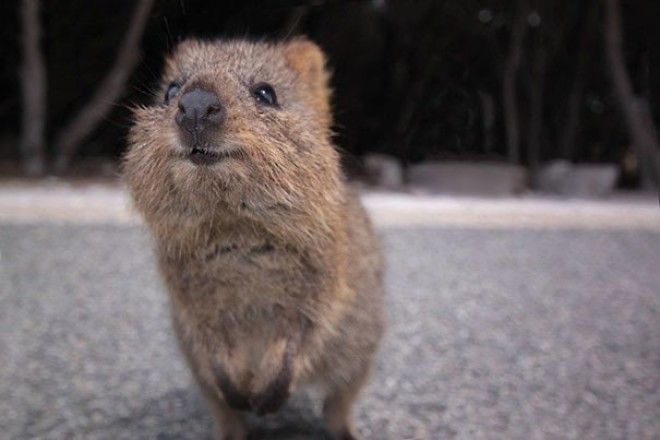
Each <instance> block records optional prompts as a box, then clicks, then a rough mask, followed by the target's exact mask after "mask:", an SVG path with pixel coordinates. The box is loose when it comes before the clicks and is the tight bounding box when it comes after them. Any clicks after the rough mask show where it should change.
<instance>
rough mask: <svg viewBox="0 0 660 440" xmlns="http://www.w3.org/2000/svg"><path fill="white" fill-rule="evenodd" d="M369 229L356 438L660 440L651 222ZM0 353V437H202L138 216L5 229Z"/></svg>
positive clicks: (307, 417) (286, 434)
mask: <svg viewBox="0 0 660 440" xmlns="http://www.w3.org/2000/svg"><path fill="white" fill-rule="evenodd" d="M381 232H382V235H383V237H384V242H385V247H386V250H387V258H388V271H387V287H388V304H389V314H390V325H389V330H388V333H387V336H386V338H385V341H384V345H383V348H382V350H381V353H380V357H379V362H378V367H377V370H376V371H375V374H374V376H373V379H372V381H371V384H370V385H369V387H368V388H367V389H366V391H365V393H364V395H363V398H362V399H361V402H360V405H359V408H358V411H357V414H356V415H357V419H358V426H359V429H360V431H361V432H362V433H363V435H364V436H365V438H367V439H374V440H383V439H385V440H387V439H392V440H403V439H452V438H456V439H555V438H556V439H560V438H561V439H565V438H568V439H624V438H625V439H657V438H660V266H659V264H660V233H658V232H654V231H649V230H632V229H627V230H577V229H576V230H573V229H567V228H561V229H520V228H518V229H502V228H498V229H487V228H468V229H465V228H460V227H445V226H440V227H389V228H384V229H381ZM0 359H1V361H0V396H2V397H1V399H0V437H1V438H3V439H4V438H7V439H31V438H44V439H64V438H67V439H68V438H80V439H206V438H211V433H212V421H211V419H210V417H209V415H208V413H207V411H206V409H205V407H204V404H203V402H202V400H201V398H200V397H199V396H198V393H197V391H196V388H195V386H194V385H193V383H192V379H191V377H190V374H189V372H188V370H187V368H186V367H185V365H184V364H183V362H182V359H181V356H180V355H179V353H178V348H177V346H176V343H175V341H174V339H173V335H172V332H171V329H170V322H169V317H168V311H167V299H166V295H165V293H164V291H163V286H162V283H161V282H160V280H159V278H158V276H157V273H156V270H155V264H154V258H153V253H152V251H151V244H150V241H149V239H148V237H147V235H146V234H145V232H144V231H143V230H142V229H141V227H139V226H135V225H130V224H123V225H118V224H111V223H107V224H100V223H99V224H87V225H85V224H60V225H53V224H47V223H42V224H39V223H33V224H20V223H12V224H4V225H2V224H0ZM310 406H311V407H312V410H310V409H309V408H310ZM318 406H319V403H318V399H317V398H315V396H314V395H312V396H311V397H310V396H302V397H298V398H296V399H294V401H293V402H292V403H291V405H289V407H288V408H287V409H286V410H284V412H283V413H280V414H276V415H273V416H268V417H267V418H265V419H254V420H252V425H253V429H254V430H253V433H252V435H251V439H252V440H256V439H293V438H296V439H305V438H323V436H324V433H323V430H322V428H320V424H319V420H318V418H317V416H315V414H317V413H318ZM315 411H316V412H315Z"/></svg>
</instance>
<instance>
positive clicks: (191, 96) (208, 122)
mask: <svg viewBox="0 0 660 440" xmlns="http://www.w3.org/2000/svg"><path fill="white" fill-rule="evenodd" d="M225 114H226V112H225V108H224V106H223V105H222V103H221V102H220V98H218V95H216V94H215V93H213V92H209V91H208V90H204V89H200V88H196V89H192V90H190V91H188V92H186V93H184V94H183V96H181V98H180V99H179V111H178V112H177V114H176V117H175V119H176V122H177V124H179V126H180V127H181V128H183V129H184V130H186V131H187V132H189V133H190V134H192V135H193V136H196V135H197V134H199V133H201V132H202V131H203V130H205V129H207V128H209V127H217V126H219V125H220V124H222V122H223V121H224V119H225Z"/></svg>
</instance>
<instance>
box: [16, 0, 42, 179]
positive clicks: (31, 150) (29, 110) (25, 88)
mask: <svg viewBox="0 0 660 440" xmlns="http://www.w3.org/2000/svg"><path fill="white" fill-rule="evenodd" d="M20 15H21V26H22V35H21V46H22V53H23V62H22V66H21V93H22V102H23V111H22V123H21V140H20V154H21V161H22V164H23V168H24V170H25V172H26V173H27V174H30V175H40V174H43V173H44V171H45V148H46V142H45V129H46V68H45V63H44V58H43V53H42V52H41V47H40V45H39V39H40V37H41V25H40V21H39V0H23V1H22V2H21V6H20Z"/></svg>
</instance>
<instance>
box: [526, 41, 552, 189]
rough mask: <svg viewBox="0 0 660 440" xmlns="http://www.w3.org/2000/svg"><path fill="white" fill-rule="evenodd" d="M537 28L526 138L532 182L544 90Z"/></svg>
mask: <svg viewBox="0 0 660 440" xmlns="http://www.w3.org/2000/svg"><path fill="white" fill-rule="evenodd" d="M540 32H541V31H540V30H537V34H536V38H535V39H534V40H535V44H534V59H533V64H532V78H531V82H530V93H529V107H530V108H529V131H528V136H529V138H528V140H527V160H528V162H529V167H530V170H531V175H532V182H534V181H535V179H536V176H537V175H538V170H539V162H540V159H541V142H542V141H541V135H542V131H543V92H544V90H545V67H546V56H547V55H546V49H545V47H544V45H543V41H542V38H543V37H542V35H541V33H540Z"/></svg>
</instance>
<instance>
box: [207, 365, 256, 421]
mask: <svg viewBox="0 0 660 440" xmlns="http://www.w3.org/2000/svg"><path fill="white" fill-rule="evenodd" d="M213 374H214V375H215V381H216V384H217V385H218V388H220V391H221V392H222V395H223V397H224V398H225V402H227V405H229V407H230V408H231V409H233V410H236V411H250V410H251V409H252V405H251V403H250V399H249V398H248V396H246V395H245V394H243V393H241V392H240V391H238V389H237V388H236V386H235V385H234V383H233V382H232V381H231V379H230V378H229V375H228V374H227V372H226V371H225V369H224V368H223V367H222V366H221V365H220V364H214V365H213Z"/></svg>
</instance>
